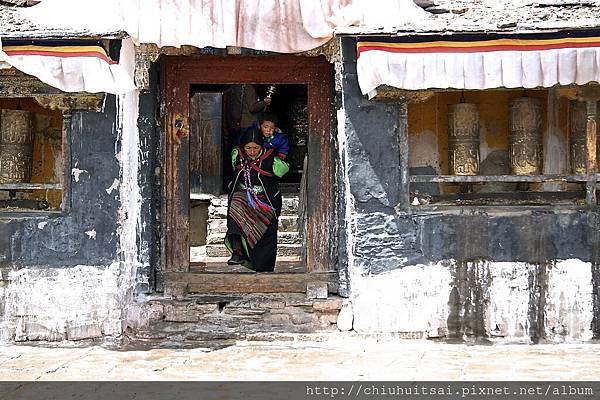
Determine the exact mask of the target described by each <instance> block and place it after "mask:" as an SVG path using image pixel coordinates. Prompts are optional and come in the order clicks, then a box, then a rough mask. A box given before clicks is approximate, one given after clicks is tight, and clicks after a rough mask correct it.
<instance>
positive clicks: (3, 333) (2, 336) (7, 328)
mask: <svg viewBox="0 0 600 400" xmlns="http://www.w3.org/2000/svg"><path fill="white" fill-rule="evenodd" d="M15 331H16V327H15V325H14V324H12V323H10V322H2V323H0V343H6V342H11V341H13V340H14V339H15Z"/></svg>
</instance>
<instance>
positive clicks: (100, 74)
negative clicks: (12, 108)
mask: <svg viewBox="0 0 600 400" xmlns="http://www.w3.org/2000/svg"><path fill="white" fill-rule="evenodd" d="M0 49H1V50H0V59H1V60H3V61H5V62H7V63H8V64H10V65H12V66H13V67H15V68H16V69H18V70H20V71H22V72H25V73H26V74H29V75H33V76H35V77H37V78H38V79H40V80H41V81H42V82H44V83H47V84H48V85H50V86H53V87H56V88H58V89H61V90H63V91H65V92H90V93H96V92H107V93H114V94H121V93H127V92H129V91H132V90H134V89H135V84H134V83H133V79H132V76H131V73H130V72H128V71H127V70H126V69H125V68H124V67H123V66H122V65H119V63H117V62H116V61H114V60H112V59H111V58H110V57H109V56H108V54H106V51H105V50H104V48H103V47H102V46H99V45H47V44H33V45H32V44H23V45H13V44H11V45H6V46H2V47H0Z"/></svg>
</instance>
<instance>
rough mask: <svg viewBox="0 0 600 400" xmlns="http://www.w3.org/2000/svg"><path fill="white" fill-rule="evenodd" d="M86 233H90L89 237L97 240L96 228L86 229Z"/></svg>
mask: <svg viewBox="0 0 600 400" xmlns="http://www.w3.org/2000/svg"><path fill="white" fill-rule="evenodd" d="M85 234H86V235H88V237H89V238H90V239H93V240H96V230H95V229H92V230H89V231H86V232H85Z"/></svg>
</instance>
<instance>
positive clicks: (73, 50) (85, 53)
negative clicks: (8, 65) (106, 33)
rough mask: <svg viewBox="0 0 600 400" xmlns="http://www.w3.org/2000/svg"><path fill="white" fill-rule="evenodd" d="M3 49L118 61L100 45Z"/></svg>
mask: <svg viewBox="0 0 600 400" xmlns="http://www.w3.org/2000/svg"><path fill="white" fill-rule="evenodd" d="M2 51H4V52H5V53H6V54H7V55H9V56H31V55H38V56H49V57H96V58H100V59H102V60H104V61H106V62H107V63H109V64H116V63H117V62H116V61H113V60H112V59H111V58H110V57H108V55H107V54H106V52H105V51H104V49H103V48H102V47H100V46H6V47H3V48H2Z"/></svg>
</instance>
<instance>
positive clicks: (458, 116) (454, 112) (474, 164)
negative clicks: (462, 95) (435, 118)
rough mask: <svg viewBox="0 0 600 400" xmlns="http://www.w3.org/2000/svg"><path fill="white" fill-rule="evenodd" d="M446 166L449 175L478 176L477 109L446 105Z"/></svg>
mask: <svg viewBox="0 0 600 400" xmlns="http://www.w3.org/2000/svg"><path fill="white" fill-rule="evenodd" d="M448 161H449V162H448V164H449V173H450V174H451V175H477V174H479V108H478V106H477V104H471V103H460V104H449V105H448Z"/></svg>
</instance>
